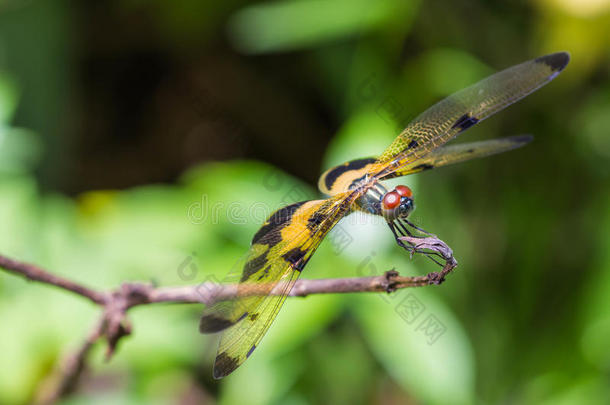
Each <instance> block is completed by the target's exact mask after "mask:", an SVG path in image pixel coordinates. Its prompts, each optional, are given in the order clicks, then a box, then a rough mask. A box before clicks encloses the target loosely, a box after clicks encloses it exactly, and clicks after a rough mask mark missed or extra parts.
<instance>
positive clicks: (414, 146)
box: [407, 140, 419, 149]
mask: <svg viewBox="0 0 610 405" xmlns="http://www.w3.org/2000/svg"><path fill="white" fill-rule="evenodd" d="M418 146H419V144H418V143H417V141H416V140H412V141H411V142H409V144H408V145H407V149H414V148H417V147H418Z"/></svg>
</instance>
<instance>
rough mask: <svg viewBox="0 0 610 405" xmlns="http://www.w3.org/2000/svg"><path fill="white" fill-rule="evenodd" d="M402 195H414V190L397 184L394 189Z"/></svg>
mask: <svg viewBox="0 0 610 405" xmlns="http://www.w3.org/2000/svg"><path fill="white" fill-rule="evenodd" d="M394 190H395V191H396V192H397V193H398V194H399V195H400V196H401V197H409V198H411V197H413V192H412V191H411V189H410V188H409V187H407V186H396V188H395V189H394Z"/></svg>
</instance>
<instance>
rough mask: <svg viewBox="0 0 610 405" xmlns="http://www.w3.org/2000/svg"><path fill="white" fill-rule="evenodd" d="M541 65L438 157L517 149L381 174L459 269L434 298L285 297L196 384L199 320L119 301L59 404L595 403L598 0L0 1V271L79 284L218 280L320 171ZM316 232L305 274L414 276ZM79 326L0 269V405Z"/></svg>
mask: <svg viewBox="0 0 610 405" xmlns="http://www.w3.org/2000/svg"><path fill="white" fill-rule="evenodd" d="M560 50H567V51H569V52H570V53H571V56H572V61H571V63H570V64H569V65H568V67H567V69H566V71H565V72H564V73H562V74H561V75H560V76H559V77H558V78H557V79H556V80H555V81H553V82H552V83H551V84H550V85H548V86H546V87H544V88H543V89H541V90H539V91H538V92H536V93H534V94H533V95H531V96H529V97H528V98H526V99H525V100H523V101H522V102H520V103H518V104H516V105H514V106H512V107H510V108H509V109H508V110H506V111H503V112H502V113H500V114H498V115H497V116H494V117H493V118H491V119H489V120H488V121H485V122H484V123H482V124H481V125H478V126H477V127H475V128H473V129H471V130H470V131H468V132H467V133H466V134H465V135H463V136H462V137H461V138H462V139H460V140H458V142H460V141H472V140H479V139H490V138H494V137H499V136H507V135H515V134H521V133H532V134H534V135H535V141H534V142H533V143H532V144H530V145H528V146H527V147H526V148H523V149H520V150H517V151H514V152H510V153H507V154H504V155H500V156H496V157H492V158H488V159H482V160H478V161H473V162H468V163H465V164H462V165H459V166H453V167H450V168H443V169H439V170H438V171H431V172H426V173H423V174H421V175H416V176H412V177H410V178H407V179H405V180H404V182H406V183H407V184H408V185H409V186H411V187H412V188H413V189H414V192H415V199H416V204H417V206H418V209H417V211H415V213H414V214H413V219H414V221H416V222H417V223H418V224H419V225H421V226H422V227H424V228H425V229H427V230H429V231H431V232H434V233H435V234H437V235H439V237H441V238H442V239H443V240H445V241H446V242H447V243H449V245H451V246H452V247H453V249H454V252H455V255H456V258H457V259H458V261H459V263H460V267H459V268H458V270H457V271H456V272H455V273H454V274H452V275H451V276H450V277H449V279H448V280H447V282H446V283H445V284H443V285H442V286H440V287H429V288H423V289H416V290H415V289H414V290H403V291H400V292H398V293H395V294H393V295H390V296H387V295H378V294H353V295H329V296H310V297H307V298H305V299H296V298H293V299H289V300H288V302H287V304H286V305H285V307H284V309H283V310H282V311H281V312H280V315H279V316H278V318H277V320H276V322H275V323H274V325H273V326H272V327H271V329H270V332H269V333H268V335H267V336H266V338H265V339H264V340H263V342H262V345H261V347H260V348H259V349H258V350H257V351H256V353H255V354H254V355H253V356H252V357H251V358H250V359H249V360H248V361H247V362H246V363H245V364H244V366H242V367H241V368H240V369H239V370H238V371H237V372H235V373H234V374H233V375H231V376H230V377H228V378H226V379H224V380H222V381H220V382H218V381H214V380H213V379H212V377H211V370H212V363H213V358H214V354H215V349H216V347H215V345H216V342H217V337H213V336H212V337H210V336H202V335H200V334H199V333H198V331H197V325H198V315H199V314H200V312H201V306H200V305H156V306H147V307H139V308H136V309H134V310H133V311H131V312H130V318H131V320H132V322H133V324H134V334H133V335H132V336H131V337H129V338H126V339H124V341H123V342H122V343H121V345H120V347H119V350H118V353H117V354H116V356H115V357H114V358H113V359H112V360H111V361H110V362H109V363H105V362H104V361H103V350H104V347H103V345H102V344H99V345H98V346H96V348H95V350H94V352H93V353H92V355H91V367H90V368H89V370H88V372H87V374H86V375H85V378H84V380H83V382H82V384H81V385H80V386H79V388H78V390H77V391H76V392H75V393H74V394H73V395H72V396H70V397H69V398H67V399H66V400H65V401H64V402H63V403H65V404H85V403H87V404H88V403H100V404H102V403H118V404H140V403H141V404H195V403H219V404H241V403H247V404H280V403H281V404H295V405H297V404H298V405H300V404H309V403H334V404H335V403H336V404H359V403H362V404H368V403H375V404H381V403H383V404H386V403H387V404H404V403H413V404H420V403H421V404H448V403H452V404H471V403H481V404H485V403H536V404H540V403H545V404H546V403H548V404H551V403H552V404H572V403H576V404H583V403H592V404H597V403H599V404H604V403H608V398H610V385H609V384H608V381H610V350H609V342H610V249H609V248H610V210H609V209H608V207H609V206H610V187H609V186H610V134H608V132H609V131H610V76H609V72H610V1H608V0H596V1H594V0H587V1H578V0H537V1H530V2H526V1H521V2H510V3H508V2H503V1H464V2H451V1H439V0H431V1H414V0H381V1H376V2H370V1H365V0H285V1H272V2H246V1H242V0H229V1H201V0H174V1H172V2H168V1H162V0H151V1H142V0H114V1H106V2H77V1H67V0H47V1H42V0H31V1H19V0H4V1H1V2H0V122H1V124H0V224H1V229H2V231H1V232H0V252H1V253H2V254H5V255H8V256H11V257H14V258H19V259H21V260H25V261H30V262H34V263H37V264H40V265H42V266H45V267H47V268H49V269H52V270H53V271H55V272H56V273H57V274H61V275H64V276H66V277H71V278H73V279H76V280H78V281H80V282H83V283H86V284H88V285H91V286H94V287H97V288H113V287H116V286H117V285H119V284H120V283H121V282H123V281H130V280H142V281H152V282H155V283H157V284H159V285H164V286H165V285H168V286H169V285H179V284H195V283H198V282H202V281H205V280H209V279H210V278H212V279H213V278H222V277H223V276H224V275H225V274H226V273H227V272H228V271H229V270H230V269H231V267H232V266H233V264H234V263H235V262H236V260H237V259H239V258H240V257H241V256H242V255H243V254H244V252H245V251H246V249H247V246H248V243H249V240H250V238H251V236H252V235H253V233H254V232H255V231H256V229H257V228H258V226H259V225H260V224H261V222H262V221H263V220H264V217H265V215H267V214H269V212H271V210H272V209H275V208H278V207H280V206H281V205H283V204H286V203H290V202H294V201H297V200H302V199H306V198H312V197H315V196H317V195H318V194H317V191H316V189H315V185H316V181H317V177H318V175H319V174H320V173H321V172H322V171H323V170H325V169H326V168H328V167H330V166H331V165H334V164H338V163H340V162H343V161H345V160H349V159H354V158H357V157H365V156H371V155H375V154H378V153H380V152H381V151H382V150H383V149H384V148H385V147H386V146H387V145H388V144H389V143H390V142H391V140H392V139H393V138H394V136H395V135H396V134H397V133H398V131H399V130H400V127H402V126H403V125H404V124H405V123H406V122H408V121H409V119H411V118H413V117H414V116H415V115H416V114H417V113H419V112H421V111H423V110H424V109H425V108H426V107H428V106H430V105H431V104H432V103H434V102H435V101H437V100H439V99H440V98H442V97H443V96H445V95H447V94H450V93H452V92H454V91H456V90H459V89H461V88H463V87H465V86H466V85H468V84H471V83H473V82H475V81H477V80H478V79H481V78H483V77H485V76H487V75H489V74H490V73H492V72H494V71H496V70H499V69H502V68H506V67H509V66H511V65H513V64H516V63H519V62H522V61H525V60H527V59H530V58H533V57H537V56H540V55H543V54H545V53H550V52H555V51H560ZM354 218H355V219H354ZM340 230H341V232H342V234H340V235H338V234H336V233H335V234H333V235H331V237H329V241H326V242H325V243H324V244H323V245H322V246H321V248H320V249H319V251H318V253H316V255H315V256H314V258H313V259H312V260H311V262H310V263H309V265H308V267H307V269H306V271H305V275H304V276H305V277H309V278H321V277H350V276H357V275H369V274H381V273H382V272H383V271H386V270H389V269H391V268H392V267H396V269H398V270H399V271H400V272H401V273H403V274H406V275H419V274H425V273H426V272H428V271H431V270H433V269H434V268H435V267H434V266H433V265H431V264H430V263H428V262H427V261H426V260H424V259H423V258H415V259H414V260H413V261H411V260H409V259H408V257H407V255H406V254H405V252H404V251H401V250H400V249H399V248H397V247H396V246H395V245H394V243H393V240H392V237H391V234H390V232H389V231H388V230H387V227H385V226H384V225H383V224H379V223H372V221H370V220H368V221H367V220H365V219H363V218H356V217H353V218H352V217H350V218H348V219H346V220H345V221H344V222H342V224H341V228H340ZM345 240H347V242H346V243H343V242H341V241H345ZM337 241H339V242H340V243H337ZM413 303H415V306H416V307H417V308H418V310H417V314H415V313H413V314H412V316H406V315H405V314H407V315H408V310H407V309H405V308H407V307H406V305H408V304H413ZM98 313H99V308H97V307H94V306H93V305H91V304H90V303H89V302H86V301H85V300H83V299H81V298H79V297H77V296H73V295H70V294H68V293H64V292H62V291H60V290H57V289H53V288H51V287H48V286H44V285H39V284H35V283H26V282H25V281H23V280H22V279H20V278H17V277H14V276H11V275H8V274H6V273H4V272H2V273H1V274H0V319H1V320H2V321H1V326H0V328H1V329H0V330H1V333H0V348H2V350H1V351H0V362H1V364H0V403H2V404H24V403H30V402H32V401H34V400H35V397H36V392H37V389H38V387H39V386H40V385H41V384H42V383H43V382H44V381H45V379H46V378H47V377H48V376H49V375H50V374H51V373H52V372H53V370H54V368H55V367H56V363H57V361H58V360H59V359H60V358H61V356H62V355H63V354H65V353H66V352H68V351H69V350H71V349H74V348H75V347H78V345H79V343H80V342H81V341H82V339H84V336H85V335H86V333H87V331H88V330H89V329H90V327H91V326H92V325H93V324H94V322H95V320H96V317H97V316H98ZM416 315H417V316H416ZM431 320H432V321H434V322H435V323H436V325H437V326H438V329H437V331H440V332H438V333H437V332H435V333H434V334H430V333H428V332H429V331H428V330H427V329H426V328H425V325H427V324H428V323H429V322H431ZM427 322H428V323H427Z"/></svg>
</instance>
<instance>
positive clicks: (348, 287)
mask: <svg viewBox="0 0 610 405" xmlns="http://www.w3.org/2000/svg"><path fill="white" fill-rule="evenodd" d="M400 239H402V240H403V241H406V242H408V243H409V244H410V245H411V248H410V249H411V250H410V251H411V253H412V254H413V253H423V252H426V251H428V253H427V254H428V255H429V254H430V253H429V252H432V254H434V255H437V256H439V257H441V258H442V259H444V260H445V265H444V267H443V269H442V270H441V271H440V272H432V273H429V274H428V275H426V276H417V277H405V276H401V275H399V273H398V272H397V271H395V270H394V269H392V270H390V271H387V272H385V273H384V274H382V275H379V276H370V277H352V278H329V279H317V280H298V281H297V282H296V283H295V285H294V287H293V288H292V290H291V291H290V294H289V295H290V296H292V297H305V296H308V295H312V294H331V293H354V292H387V293H389V292H392V291H395V290H398V289H402V288H408V287H421V286H425V285H430V284H440V283H442V282H443V281H444V280H445V276H446V275H447V274H449V272H451V271H452V270H453V269H454V268H455V267H456V266H457V262H456V260H455V259H454V258H453V252H452V251H451V249H450V248H449V247H448V246H447V245H446V244H445V243H444V242H443V241H441V240H440V239H438V238H436V237H435V236H433V235H431V236H429V237H424V238H420V237H409V236H407V237H402V238H400ZM0 267H1V268H4V269H5V270H7V271H9V272H11V273H14V274H17V275H21V276H24V277H25V278H27V279H28V280H32V281H38V282H41V283H45V284H49V285H52V286H55V287H59V288H62V289H64V290H67V291H70V292H72V293H75V294H78V295H81V296H82V297H85V298H87V299H89V300H90V301H92V302H94V303H96V304H98V305H100V306H101V307H102V308H103V312H102V315H101V318H100V320H99V321H98V323H96V325H95V327H94V328H93V329H92V331H91V332H90V333H89V335H88V336H87V338H86V339H85V341H84V343H83V344H82V346H81V347H80V348H79V349H78V350H76V351H75V352H73V353H70V354H69V355H68V356H67V357H66V358H65V359H64V360H63V361H62V363H61V367H60V368H59V371H58V374H57V375H56V376H54V377H53V378H50V379H48V380H47V381H45V383H44V384H43V386H42V388H41V390H40V391H39V395H38V396H37V398H38V402H39V403H41V404H52V403H55V402H56V401H57V400H58V399H60V398H62V397H64V396H65V395H67V394H69V393H70V392H72V391H73V390H74V388H75V387H76V385H77V383H78V381H79V379H80V376H81V374H82V372H83V370H84V369H85V364H86V359H87V355H88V354H89V352H90V349H91V348H92V346H93V345H94V344H95V342H97V341H98V340H99V339H100V338H102V337H104V338H106V341H107V344H108V348H107V351H106V358H107V359H109V358H110V357H111V356H112V355H113V353H114V352H115V350H116V347H117V344H118V342H119V341H120V340H121V338H122V337H124V336H127V335H129V334H130V333H131V324H130V323H129V320H128V319H127V311H128V310H129V309H130V308H132V307H135V306H139V305H147V304H153V303H204V304H206V305H210V304H213V303H214V302H217V301H223V300H228V299H232V298H235V297H236V296H247V295H261V294H265V295H267V294H277V293H278V292H279V291H281V288H280V287H281V286H280V285H269V284H268V285H265V284H262V285H257V284H252V285H244V284H241V285H240V287H239V289H238V288H237V285H236V284H220V283H214V282H203V283H200V284H198V285H191V286H180V287H155V286H153V285H151V284H149V283H123V284H122V285H120V286H119V287H118V288H116V289H114V290H111V291H98V290H94V289H92V288H89V287H86V286H84V285H82V284H79V283H77V282H75V281H72V280H68V279H65V278H63V277H59V276H55V275H53V274H51V273H50V272H48V271H46V270H44V269H42V268H40V267H38V266H35V265H33V264H29V263H23V262H20V261H17V260H14V259H10V258H8V257H6V256H2V255H0Z"/></svg>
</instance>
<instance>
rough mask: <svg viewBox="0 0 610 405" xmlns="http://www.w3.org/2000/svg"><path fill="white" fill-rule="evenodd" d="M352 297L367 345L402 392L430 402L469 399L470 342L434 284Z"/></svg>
mask: <svg viewBox="0 0 610 405" xmlns="http://www.w3.org/2000/svg"><path fill="white" fill-rule="evenodd" d="M357 300H358V301H357V302H358V305H356V306H355V308H354V311H355V313H356V315H357V317H358V319H359V320H360V321H361V322H362V327H363V333H364V335H365V337H366V339H367V340H368V341H369V343H370V345H371V349H372V350H373V352H374V353H375V354H376V356H377V358H378V360H379V361H380V362H381V363H382V364H383V366H384V368H385V369H386V370H387V372H388V373H389V374H390V375H391V376H392V377H393V378H394V379H395V380H396V381H397V382H398V383H399V384H401V385H402V386H403V387H404V388H405V389H406V390H407V392H409V393H410V394H412V395H413V396H414V397H415V398H418V399H420V400H422V401H424V402H425V403H431V404H447V403H451V404H469V403H472V402H473V400H474V376H475V370H474V361H473V353H472V348H471V345H470V342H469V340H468V337H467V336H466V333H465V332H464V329H463V327H462V325H461V324H460V322H459V321H458V320H457V319H456V318H455V316H454V315H453V314H452V312H451V311H450V310H449V308H448V307H447V306H446V305H445V304H444V303H443V302H442V301H440V299H439V298H438V293H437V292H436V290H435V289H417V290H413V291H410V290H402V291H400V292H399V293H396V294H394V295H389V296H386V295H380V296H374V295H368V296H359V297H357ZM400 314H402V317H401V316H400ZM403 317H404V318H403Z"/></svg>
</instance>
